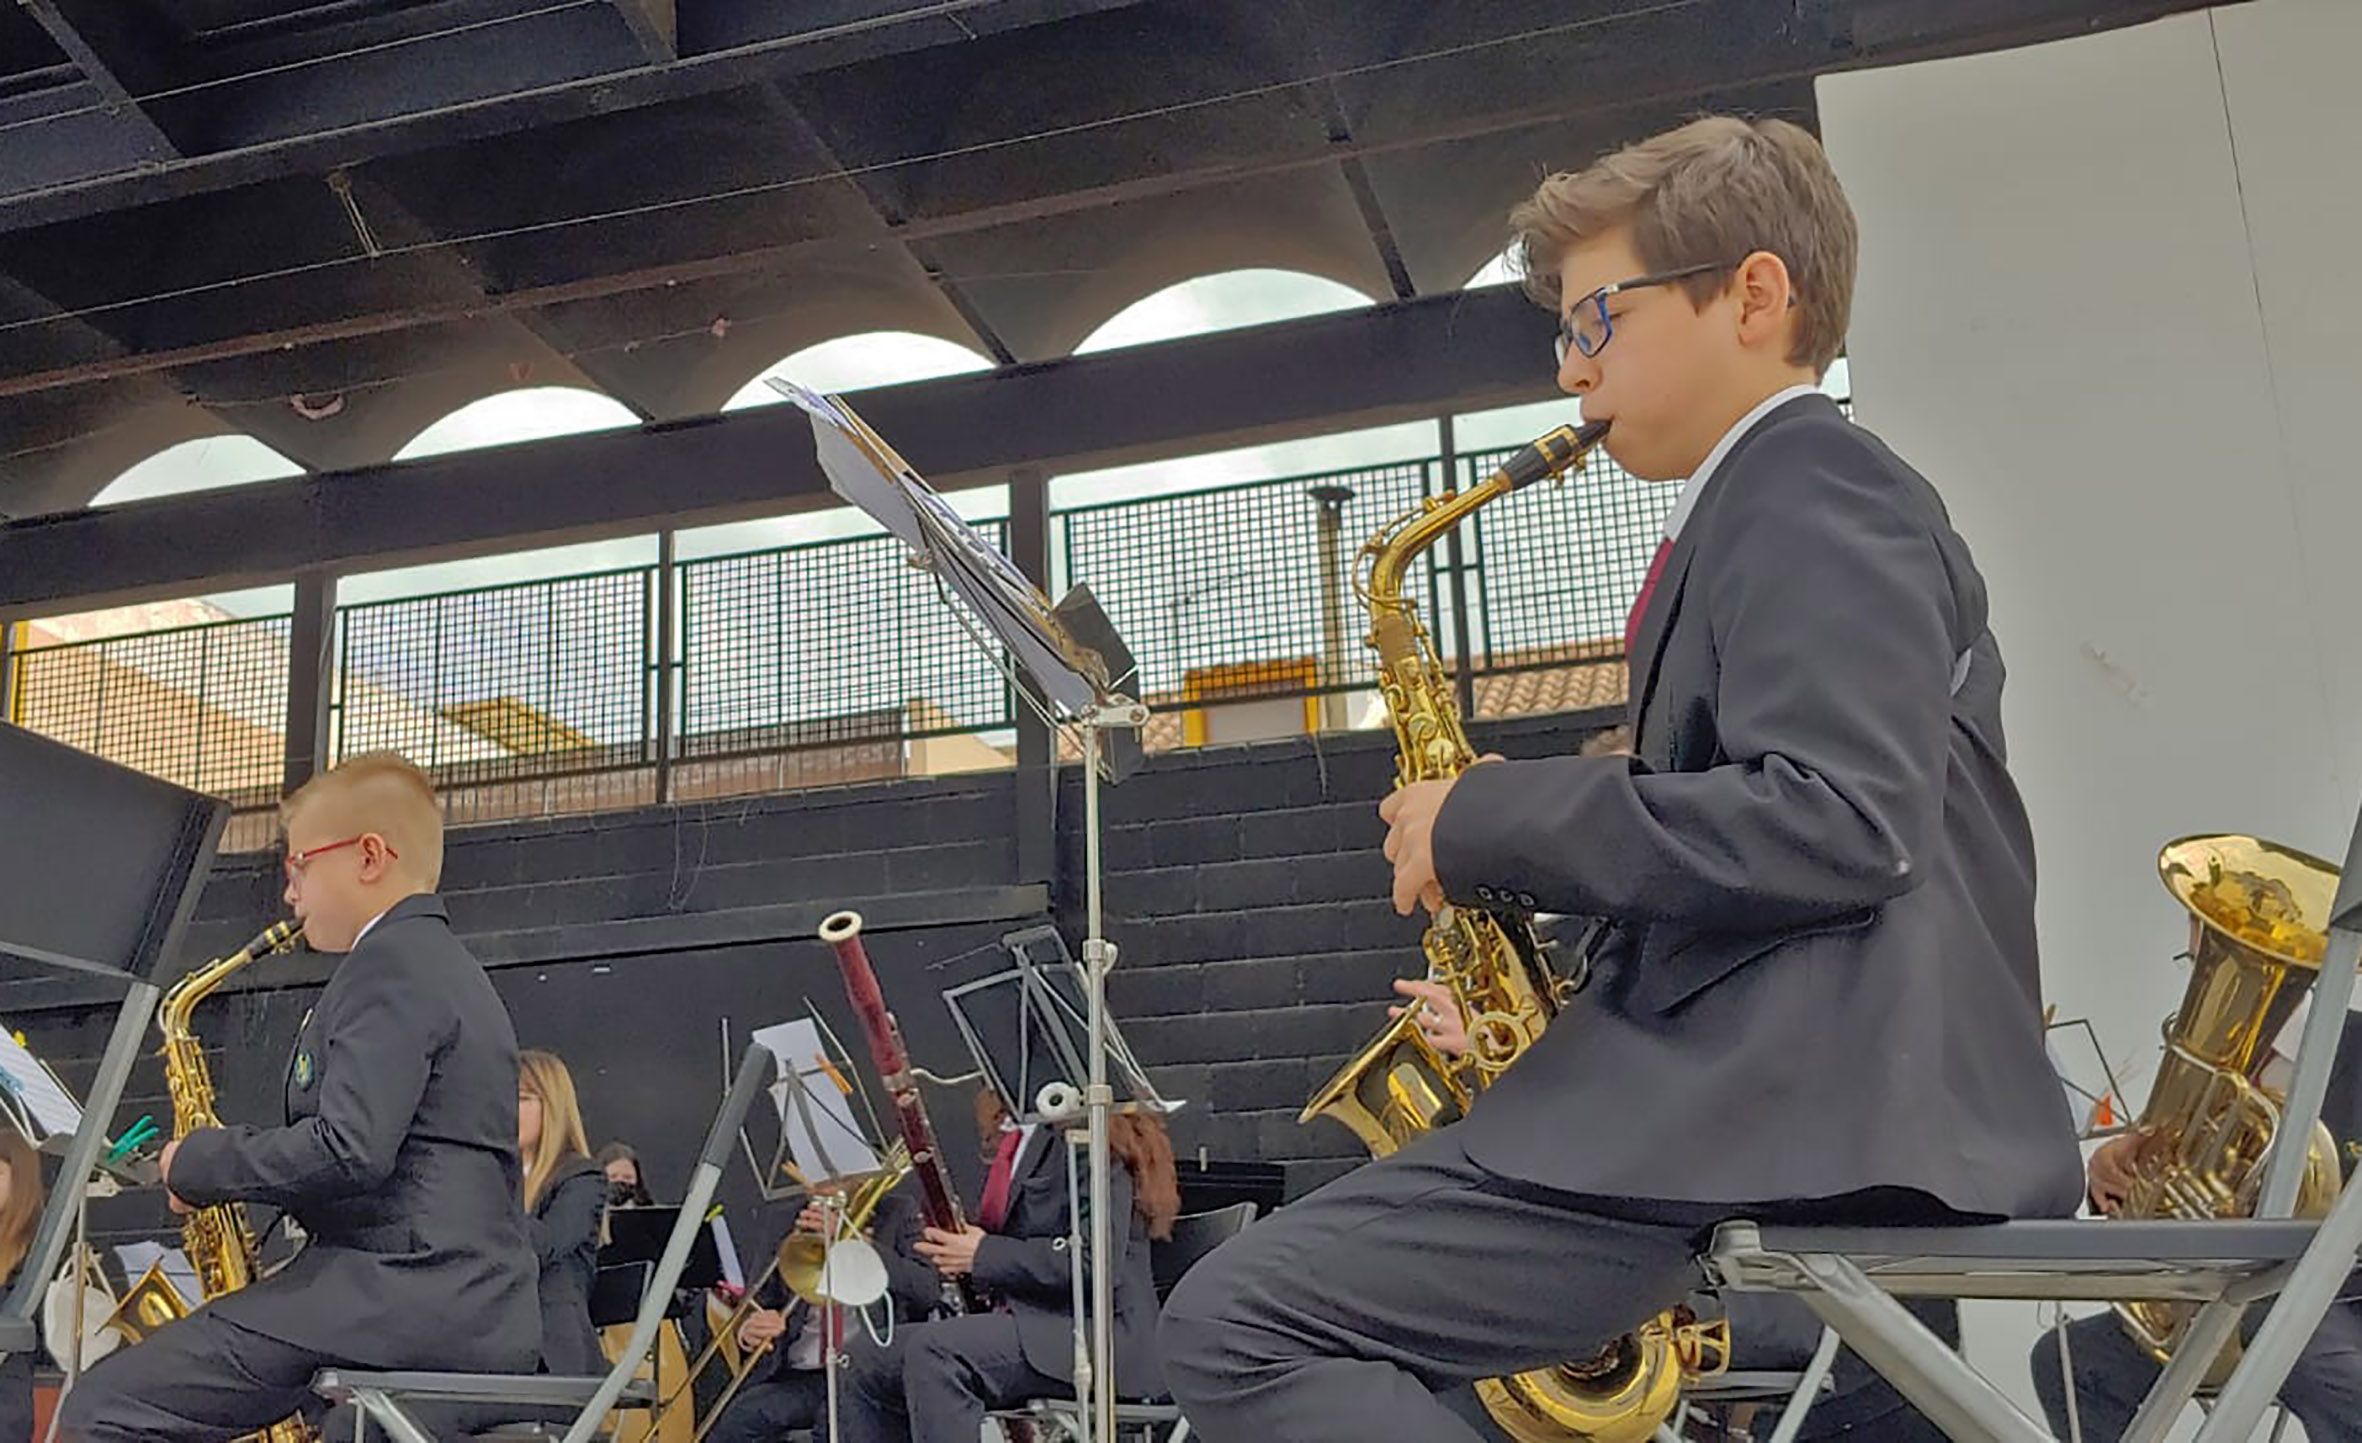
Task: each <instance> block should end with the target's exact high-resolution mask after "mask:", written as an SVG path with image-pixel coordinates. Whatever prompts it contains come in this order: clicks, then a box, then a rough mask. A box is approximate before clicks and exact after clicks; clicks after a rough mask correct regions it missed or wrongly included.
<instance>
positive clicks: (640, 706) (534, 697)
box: [6, 408, 1850, 845]
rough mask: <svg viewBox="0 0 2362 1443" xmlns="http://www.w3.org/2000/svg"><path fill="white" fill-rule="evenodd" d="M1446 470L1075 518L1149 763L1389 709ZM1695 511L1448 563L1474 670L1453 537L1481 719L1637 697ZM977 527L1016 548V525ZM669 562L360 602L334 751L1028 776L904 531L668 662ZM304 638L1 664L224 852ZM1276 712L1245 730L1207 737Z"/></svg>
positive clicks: (1602, 482) (1055, 529)
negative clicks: (1649, 624)
mask: <svg viewBox="0 0 2362 1443" xmlns="http://www.w3.org/2000/svg"><path fill="white" fill-rule="evenodd" d="M1849 409H1850V408H1849ZM1508 454H1509V453H1508V452H1507V451H1497V452H1487V453H1480V454H1470V455H1464V456H1461V457H1459V458H1457V461H1456V464H1455V466H1454V467H1453V470H1454V471H1455V472H1456V473H1457V474H1456V475H1454V476H1453V478H1452V480H1453V481H1454V482H1456V483H1457V484H1458V485H1461V486H1466V485H1470V484H1473V483H1474V482H1476V481H1478V480H1481V479H1482V478H1483V477H1484V476H1485V475H1487V474H1489V472H1490V471H1491V469H1492V468H1493V467H1494V466H1495V465H1497V464H1498V463H1499V462H1500V460H1501V459H1503V458H1504V457H1505V456H1506V455H1508ZM1443 475H1444V472H1443V463H1442V462H1441V461H1440V460H1439V459H1437V458H1432V457H1429V458H1418V459H1412V460H1405V461H1400V462H1394V463H1390V464H1385V465H1378V466H1369V467H1362V468H1357V469H1354V470H1350V471H1338V472H1328V473H1323V474H1319V475H1311V476H1293V477H1284V478H1279V479H1276V480H1270V481H1258V482H1250V483H1246V484H1243V485H1236V486H1228V487H1223V488H1219V489H1214V490H1204V491H1192V492H1182V493H1175V494H1169V495H1155V496H1142V497H1136V498H1131V499H1126V500H1121V501H1112V502H1106V503H1102V504H1098V505H1092V506H1084V507H1078V508H1073V509H1069V510H1066V511H1062V512H1059V513H1057V514H1056V515H1054V516H1053V517H1052V518H1051V547H1052V560H1053V571H1054V573H1055V574H1054V578H1053V579H1054V581H1055V582H1056V587H1055V588H1054V589H1056V590H1063V589H1064V587H1065V586H1067V585H1069V584H1071V583H1073V582H1076V581H1083V582H1088V583H1089V584H1090V586H1091V588H1092V590H1093V592H1094V593H1095V594H1096V596H1097V598H1098V600H1099V603H1100V605H1101V606H1102V607H1104V608H1105V610H1106V612H1107V614H1108V616H1109V618H1110V619H1111V620H1112V621H1113V622H1114V623H1115V626H1116V628H1117V630H1118V631H1119V632H1120V633H1121V634H1122V635H1123V637H1124V638H1125V640H1126V642H1127V643H1128V644H1129V645H1130V646H1131V648H1132V650H1133V653H1134V654H1135V656H1136V657H1137V659H1138V663H1139V673H1138V675H1137V676H1136V677H1134V678H1131V679H1130V690H1131V691H1132V692H1133V693H1134V694H1135V695H1139V696H1141V697H1142V698H1143V699H1145V700H1147V701H1149V702H1150V703H1151V704H1152V705H1154V706H1155V707H1156V708H1157V709H1158V710H1159V712H1160V713H1162V715H1160V716H1159V717H1158V718H1157V720H1156V721H1155V722H1154V723H1152V726H1151V733H1150V737H1149V744H1150V745H1151V746H1152V747H1154V746H1159V745H1179V744H1184V743H1187V742H1195V741H1205V740H1215V739H1221V737H1222V736H1223V735H1229V736H1243V735H1247V734H1260V735H1269V734H1274V733H1278V732H1290V731H1300V730H1302V729H1305V728H1313V727H1324V726H1326V727H1335V726H1345V725H1356V724H1367V723H1368V721H1369V719H1370V718H1369V714H1368V708H1369V706H1371V705H1374V703H1373V702H1371V701H1370V699H1369V697H1368V694H1367V692H1366V689H1367V688H1368V687H1369V686H1370V685H1371V682H1372V680H1373V678H1372V673H1371V658H1370V655H1369V653H1368V651H1367V650H1366V648H1365V647H1364V646H1363V643H1362V637H1363V633H1364V631H1365V630H1366V628H1367V613H1366V609H1365V608H1364V607H1363V606H1362V604H1361V602H1360V601H1359V599H1358V598H1357V597H1356V596H1355V595H1354V592H1353V577H1354V575H1355V573H1356V571H1357V567H1356V563H1355V556H1356V553H1357V552H1358V551H1359V549H1360V547H1361V546H1362V544H1363V543H1364V542H1365V541H1367V540H1368V539H1369V538H1370V537H1371V536H1372V535H1373V534H1374V533H1376V532H1377V531H1378V529H1379V528H1380V527H1381V526H1382V525H1384V524H1386V523H1387V522H1389V521H1390V520H1392V519H1393V518H1395V517H1397V516H1399V515H1401V514H1402V513H1404V512H1405V511H1408V510H1410V509H1411V508H1413V507H1416V506H1417V505H1418V504H1419V502H1420V500H1421V498H1423V497H1424V496H1426V495H1428V494H1430V493H1431V492H1433V491H1435V490H1437V489H1439V488H1440V486H1441V485H1442V484H1443ZM1678 494H1679V488H1678V487H1675V486H1669V485H1651V484H1647V483H1643V482H1640V481H1638V480H1636V479H1635V478H1633V477H1632V476H1630V475H1629V474H1627V473H1625V472H1624V471H1623V470H1621V468H1619V467H1617V466H1616V465H1615V464H1614V462H1612V461H1611V460H1609V459H1608V458H1607V457H1606V456H1605V455H1604V454H1600V455H1595V456H1594V457H1593V458H1591V460H1590V461H1588V462H1587V463H1586V465H1585V467H1584V469H1583V470H1582V471H1581V472H1580V473H1579V474H1578V475H1576V476H1574V477H1570V478H1569V479H1568V480H1567V481H1566V482H1565V483H1564V484H1563V485H1560V486H1557V487H1547V486H1545V487H1534V488H1529V489H1527V490H1525V491H1522V492H1520V493H1518V494H1517V495H1515V496H1512V497H1508V498H1505V499H1503V500H1501V501H1499V502H1496V503H1494V504H1492V505H1490V506H1488V507H1486V508H1484V509H1483V510H1481V511H1479V512H1477V513H1476V514H1475V515H1474V516H1473V517H1471V518H1469V519H1468V520H1466V521H1465V522H1463V523H1462V524H1461V525H1460V526H1459V527H1458V528H1456V529H1455V533H1454V535H1453V536H1452V537H1451V538H1450V539H1448V540H1446V541H1443V542H1439V543H1438V544H1437V545H1436V546H1434V547H1433V548H1432V549H1431V550H1430V551H1429V552H1428V554H1427V557H1426V559H1425V562H1424V563H1423V564H1422V565H1420V566H1419V567H1418V568H1417V569H1415V570H1414V572H1413V574H1412V583H1411V584H1412V585H1414V586H1415V587H1417V588H1418V589H1419V590H1418V594H1417V595H1416V596H1415V597H1414V598H1413V599H1414V601H1415V602H1416V603H1417V604H1418V606H1419V609H1420V613H1421V615H1422V617H1423V618H1424V619H1425V620H1426V621H1427V623H1428V626H1429V629H1430V631H1431V633H1432V634H1433V636H1434V638H1435V642H1436V647H1437V651H1438V654H1439V656H1440V657H1441V658H1442V659H1443V661H1444V663H1445V664H1446V665H1447V666H1455V665H1456V664H1457V649H1456V646H1455V641H1456V630H1455V626H1454V617H1453V613H1452V607H1453V605H1454V604H1455V598H1454V593H1455V588H1454V587H1453V586H1452V584H1451V580H1452V577H1451V567H1452V565H1453V564H1454V558H1455V550H1456V552H1457V564H1458V565H1459V566H1460V568H1461V572H1460V582H1461V585H1460V587H1459V588H1458V590H1459V591H1460V592H1462V593H1463V594H1464V595H1465V597H1466V600H1467V606H1468V610H1469V616H1468V661H1469V665H1470V670H1471V672H1472V673H1473V691H1474V696H1475V700H1476V711H1477V714H1478V715H1480V716H1486V715H1493V716H1497V715H1504V714H1511V713H1528V712H1542V711H1563V710H1574V709H1582V708H1588V707H1596V706H1604V705H1612V704H1614V703H1616V702H1619V701H1621V700H1622V698H1623V694H1624V687H1625V676H1624V666H1623V656H1622V652H1623V624H1624V617H1625V613H1626V611H1627V610H1628V609H1629V608H1630V606H1631V604H1632V600H1633V597H1634V596H1635V595H1637V594H1638V591H1639V587H1640V584H1641V580H1642V578H1643V576H1644V575H1645V573H1646V570H1647V567H1648V563H1649V559H1650V557H1651V555H1652V554H1653V552H1654V550H1655V547H1656V544H1657V539H1658V537H1659V535H1660V534H1661V529H1662V526H1663V522H1664V517H1665V513H1666V511H1667V509H1668V508H1670V507H1671V505H1672V504H1673V502H1674V500H1675V499H1676V497H1677V496H1678ZM979 529H980V530H981V531H982V532H983V533H984V534H985V535H986V536H987V538H988V539H990V540H991V541H993V542H994V543H995V544H996V545H999V546H1001V547H1003V548H1004V549H1005V548H1006V545H1007V523H1006V522H1000V521H995V522H985V523H981V524H980V525H979ZM663 576H664V573H663V571H662V570H661V569H660V568H656V567H636V568H631V569H626V570H620V571H609V572H601V573H595V574H591V575H583V576H570V577H562V578H557V579H553V580H544V581H531V582H522V583H517V584H513V585H506V586H496V587H489V588H481V589H476V590H469V591H456V592H450V593H446V594H441V595H432V596H420V597H413V598H407V599H403V600H399V601H386V602H369V603H360V604H354V605H350V606H346V607H343V608H341V609H340V611H339V614H338V621H337V627H336V639H337V642H338V649H337V658H336V664H335V666H334V668H333V685H334V688H335V689H334V694H333V699H332V712H331V715H332V719H333V720H332V729H331V741H330V749H331V753H332V755H334V756H335V757H337V758H340V759H341V758H344V757H350V756H353V755H356V754H359V753H362V752H367V751H375V750H381V749H387V750H395V751H399V752H402V753H403V754H405V755H406V756H408V757H410V758H411V759H412V760H414V761H416V762H417V763H419V764H420V765H421V766H424V767H426V768H427V769H429V771H430V772H431V773H433V774H434V775H435V777H436V779H437V781H438V783H439V784H440V785H441V786H442V787H443V789H444V792H445V795H446V798H447V801H448V804H449V808H450V812H451V815H452V817H453V819H454V820H473V819H489V818H493V817H510V816H523V815H538V814H542V813H548V812H560V811H582V810H604V809H609V808H619V807H628V806H634V805H641V804H645V803H647V802H650V801H653V800H656V799H657V798H658V797H660V796H670V797H675V798H693V797H698V796H711V795H722V794H729V793H737V792H748V791H763V790H779V789H784V788H791V787H798V786H809V785H815V784H819V783H823V782H829V781H846V780H856V779H862V778H871V777H884V776H897V775H902V774H905V773H907V772H911V771H940V770H945V769H966V768H972V767H977V766H993V765H1001V764H1004V763H1005V762H1006V761H1007V760H1008V758H1009V755H1010V753H1011V751H1012V748H1011V746H1010V745H1009V735H1008V734H1009V731H1010V728H1011V727H1012V726H1013V724H1014V714H1013V710H1012V698H1011V695H1010V690H1009V687H1008V684H1007V682H1006V680H1005V678H1004V676H1003V674H1002V672H1001V670H1000V669H999V667H998V665H997V664H996V658H995V657H994V656H993V655H992V654H991V653H989V652H988V651H987V650H986V649H985V648H983V647H982V646H981V645H979V644H978V642H977V641H976V639H975V638H974V637H973V636H972V635H971V634H970V632H969V631H968V630H967V629H966V628H965V627H963V626H962V625H961V623H960V619H959V616H958V614H957V613H956V612H955V610H954V604H953V603H951V602H950V601H948V600H947V599H946V597H945V596H944V595H943V594H942V593H941V592H940V591H939V590H938V588H937V587H936V586H935V584H934V582H933V580H932V579H931V578H930V577H928V576H927V575H926V574H925V573H923V572H920V571H917V570H915V569H913V568H912V567H911V566H910V565H909V564H908V562H907V560H906V559H905V555H904V552H903V548H902V547H901V545H900V544H899V543H898V542H896V541H894V540H893V539H891V538H889V537H884V536H872V537H860V538H854V539H850V540H835V541H820V542H809V543H802V544H798V545H793V546H787V547H781V548H777V549H774V550H768V551H759V552H750V553H745V554H742V555H734V556H721V557H714V558H710V559H702V560H698V561H692V562H687V563H684V564H682V565H680V566H679V567H677V568H676V570H675V572H674V579H675V584H676V586H677V588H678V590H677V592H676V595H675V599H676V601H677V602H678V607H677V624H676V625H677V629H676V635H675V637H674V640H675V642H676V643H677V645H675V646H672V647H669V648H668V647H666V646H665V645H664V641H665V638H663V637H661V636H660V635H659V627H658V617H659V616H660V614H661V613H660V609H659V600H660V598H659V596H658V589H659V587H660V586H661V585H662V579H663ZM290 629H291V623H290V618H288V617H286V616H270V617H261V618H255V619H251V620H248V619H238V620H225V621H217V622H207V623H204V624H201V625H195V626H183V627H177V628H173V629H169V630H158V631H149V632H144V633H138V634H133V635H119V636H99V637H89V638H84V637H81V636H76V635H72V634H71V633H70V632H66V630H65V628H63V627H62V626H60V625H59V624H55V623H53V624H51V625H50V629H49V631H48V633H46V634H45V633H44V632H43V631H42V630H40V629H36V630H35V631H33V632H32V633H31V636H30V640H29V641H27V640H20V641H19V644H18V645H17V646H16V647H15V648H14V650H13V652H12V653H10V654H9V656H8V672H7V677H6V679H7V680H8V682H9V685H8V687H7V689H6V694H7V697H8V710H9V717H10V719H11V720H13V721H16V722H18V723H20V724H22V725H25V726H28V727H31V728H33V729H35V730H38V731H41V732H43V733H45V734H47V735H50V736H53V737H56V738H58V739H60V740H62V741H66V742H68V743H71V744H73V745H75V746H80V747H83V748H85V749H87V750H90V751H93V752H96V753H98V754H100V755H103V756H106V757H109V758H112V759H114V760H116V761H120V762H123V763H125V764H127V765H130V766H134V767H138V768H140V769H142V770H145V771H148V772H151V773H154V774H155V775H158V776H162V777H165V778H168V779H169V780H172V781H175V782H178V783H180V784H182V785H185V786H189V787H193V788H196V789H198V790H201V791H207V792H211V793H214V794H216V795H220V796H224V797H227V798H229V799H230V800H231V801H232V802H233V804H234V805H235V806H237V807H238V808H240V809H241V811H242V812H243V813H245V814H246V815H245V817H244V818H243V821H246V822H252V823H254V824H255V825H253V826H246V827H241V828H240V829H238V830H234V832H233V837H232V842H231V844H232V845H240V844H248V845H253V844H259V843H260V842H263V841H267V840H268V834H269V825H270V816H269V813H270V810H271V808H272V807H273V806H274V804H275V803H276V801H277V797H278V792H279V787H280V781H281V777H282V776H283V774H284V767H285V755H284V754H285V739H284V738H285V721H286V714H287V703H288V697H287V677H288V658H287V647H288V638H289V632H290ZM61 632H63V633H65V634H60V633H61ZM668 655H669V656H670V657H671V658H672V672H673V674H672V676H671V678H670V679H669V684H670V685H671V686H672V687H673V688H674V693H673V698H672V699H673V700H674V701H675V703H676V705H674V706H673V707H671V708H669V709H668V708H664V707H661V706H660V704H659V702H660V691H661V689H662V686H663V685H665V684H667V682H666V681H664V680H660V677H661V673H662V672H663V670H664V667H663V665H662V663H663V660H664V658H665V657H667V656H668ZM1356 693H1359V696H1358V697H1357V696H1355V695H1354V694H1356ZM1323 696H1325V697H1327V698H1329V699H1328V700H1326V701H1322V702H1318V703H1314V702H1312V701H1306V702H1304V703H1303V704H1302V705H1301V706H1300V707H1299V706H1297V704H1296V703H1295V702H1294V701H1293V700H1292V699H1294V698H1315V697H1323ZM1257 708H1260V709H1261V710H1260V712H1258V713H1257V715H1258V717H1259V718H1260V719H1259V720H1255V721H1253V722H1252V724H1251V725H1248V726H1247V727H1246V729H1245V730H1244V731H1241V730H1239V729H1237V728H1233V729H1232V730H1230V731H1229V732H1227V733H1225V732H1224V731H1223V729H1222V728H1221V727H1219V726H1216V725H1215V724H1214V723H1213V722H1211V721H1209V720H1208V718H1209V717H1211V716H1213V715H1214V714H1215V713H1217V712H1228V713H1230V714H1233V715H1239V716H1243V715H1245V714H1246V713H1248V712H1250V711H1254V710H1255V709H1257ZM1349 711H1350V712H1351V713H1352V715H1350V716H1349V715H1348V712H1349ZM668 714H669V723H670V731H671V737H670V746H669V751H668V749H667V747H666V743H665V739H664V738H663V737H662V735H661V733H662V732H663V731H664V730H665V725H666V719H667V716H668ZM249 834H251V835H249Z"/></svg>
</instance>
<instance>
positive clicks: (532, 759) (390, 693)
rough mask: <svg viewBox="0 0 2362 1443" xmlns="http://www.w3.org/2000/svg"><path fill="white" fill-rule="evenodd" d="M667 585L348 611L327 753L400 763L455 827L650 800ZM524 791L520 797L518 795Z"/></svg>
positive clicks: (632, 575) (633, 583) (616, 579)
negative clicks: (430, 782) (433, 788)
mask: <svg viewBox="0 0 2362 1443" xmlns="http://www.w3.org/2000/svg"><path fill="white" fill-rule="evenodd" d="M655 575H656V573H655V569H654V568H653V567H634V568H631V569H628V570H623V571H607V572H598V573H593V574H591V575H585V576H568V577H560V578H557V579H554V580H548V581H528V582H520V583H516V584H514V585H507V586H494V587H486V588H481V589H477V590H470V591H455V592H447V593H444V594H441V595H434V596H417V597H407V598H404V599H402V600H398V601H380V602H367V603H362V604H358V605H354V606H347V607H343V608H340V609H339V612H338V617H337V622H338V625H337V631H338V647H337V667H336V694H335V697H334V700H333V708H334V709H333V711H332V713H331V716H332V727H331V751H332V753H333V755H335V756H336V757H338V758H339V759H342V758H345V757H351V756H357V755H359V754H361V753H363V752H373V751H398V752H400V753H402V754H403V755H404V756H406V757H408V758H409V759H410V760H411V761H413V762H415V763H416V764H418V765H419V766H421V767H424V768H426V769H427V770H428V772H429V773H430V774H431V775H433V776H434V777H435V779H436V781H437V782H438V784H439V785H440V786H441V788H442V789H443V791H444V794H445V805H446V810H447V811H448V812H449V813H450V815H451V817H452V819H453V820H455V821H457V820H463V819H471V818H474V817H478V816H493V815H500V816H510V815H518V814H532V813H534V812H540V811H575V810H584V809H588V808H594V807H597V808H603V807H605V806H609V805H613V806H626V805H631V804H632V803H633V802H634V801H635V800H644V799H646V798H642V797H641V796H640V793H641V791H642V790H646V791H647V792H648V793H649V796H651V797H652V795H653V787H652V783H653V773H652V771H650V772H649V773H648V774H647V776H646V778H645V781H644V783H643V781H642V779H641V778H640V776H639V773H640V771H641V769H645V768H652V767H653V765H654V763H655V760H656V726H655V722H656V715H655V695H656V693H655V601H656V597H655ZM519 788H522V790H521V791H520V790H517V789H519Z"/></svg>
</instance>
